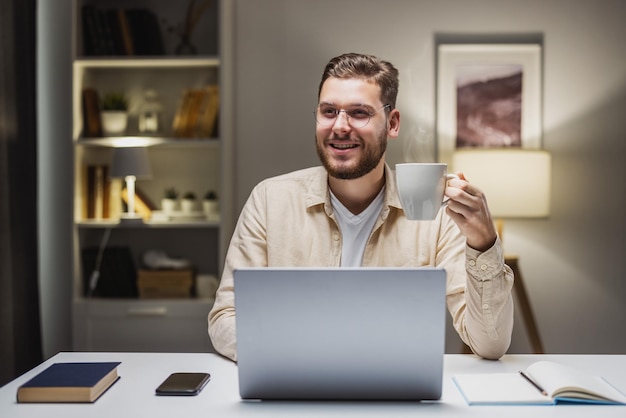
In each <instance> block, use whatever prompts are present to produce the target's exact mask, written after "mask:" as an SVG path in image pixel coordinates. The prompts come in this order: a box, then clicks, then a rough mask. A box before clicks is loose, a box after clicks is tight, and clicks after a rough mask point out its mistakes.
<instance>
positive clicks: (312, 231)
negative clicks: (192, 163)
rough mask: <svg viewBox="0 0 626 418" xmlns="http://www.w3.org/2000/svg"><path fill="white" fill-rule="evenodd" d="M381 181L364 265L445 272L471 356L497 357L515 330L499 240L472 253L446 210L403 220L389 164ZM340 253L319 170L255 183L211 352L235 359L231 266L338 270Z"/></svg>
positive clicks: (230, 258) (509, 276)
mask: <svg viewBox="0 0 626 418" xmlns="http://www.w3.org/2000/svg"><path fill="white" fill-rule="evenodd" d="M385 179H386V180H385V182H386V188H385V198H384V204H383V208H382V210H381V212H380V215H379V217H378V219H377V220H376V223H375V225H374V228H373V230H372V233H371V235H370V237H369V240H368V242H367V245H366V247H365V252H364V255H363V266H376V267H385V266H387V267H409V266H415V267H421V266H430V267H443V268H444V269H445V270H446V273H447V286H446V289H447V290H446V298H447V306H448V310H449V312H450V314H451V315H452V320H453V324H454V328H455V329H456V331H457V332H458V334H459V336H460V337H461V339H462V340H463V341H464V342H465V343H466V344H467V345H469V346H470V348H471V349H472V350H473V351H474V352H475V353H476V354H478V355H480V356H482V357H485V358H491V359H497V358H499V357H501V356H502V355H503V354H504V353H505V352H506V350H507V349H508V347H509V344H510V340H511V332H512V329H513V300H512V297H511V288H512V286H513V273H512V271H511V269H510V268H509V267H508V266H506V265H505V264H504V257H503V253H502V246H501V243H500V240H497V241H496V243H495V244H494V245H493V246H492V248H490V249H489V250H487V251H485V252H482V253H481V252H478V251H475V250H474V249H472V248H470V247H468V246H467V245H466V244H465V237H464V236H463V235H462V234H461V232H460V230H459V229H458V227H457V226H456V224H455V223H454V221H452V220H451V219H450V218H449V217H448V216H447V215H446V214H445V211H444V210H441V211H439V214H438V215H437V218H436V219H435V220H434V221H410V220H408V219H407V218H406V217H405V216H404V211H403V210H402V207H401V205H400V201H399V198H398V195H397V192H396V184H395V173H394V172H393V171H392V170H391V169H390V168H389V167H388V166H386V167H385ZM341 248H342V235H341V231H340V230H339V226H338V224H337V221H336V219H335V215H334V214H333V208H332V206H331V203H330V197H329V190H328V174H327V173H326V170H325V169H324V168H323V167H313V168H308V169H304V170H299V171H295V172H292V173H289V174H285V175H282V176H278V177H273V178H270V179H267V180H264V181H262V182H261V183H259V184H258V185H257V186H256V187H255V188H254V190H253V191H252V193H251V194H250V197H249V198H248V201H247V202H246V204H245V206H244V208H243V210H242V212H241V215H240V217H239V220H238V222H237V226H236V228H235V232H234V234H233V237H232V240H231V242H230V246H229V248H228V253H227V255H226V262H225V266H224V272H223V274H222V279H221V282H220V286H219V289H218V291H217V295H216V300H215V304H214V306H213V308H212V309H211V312H210V313H209V316H208V320H209V335H210V337H211V341H212V343H213V346H214V347H215V349H216V350H217V351H218V352H220V353H221V354H223V355H224V356H226V357H228V358H230V359H233V360H236V359H237V345H236V336H235V296H234V289H233V270H234V269H235V268H238V267H252V266H254V267H263V266H273V267H283V266H284V267H293V266H303V267H335V266H339V265H340V261H341ZM285 314H286V315H288V314H289V313H288V312H286V313H285ZM373 332H375V330H374V331H373Z"/></svg>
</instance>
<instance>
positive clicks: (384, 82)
mask: <svg viewBox="0 0 626 418" xmlns="http://www.w3.org/2000/svg"><path fill="white" fill-rule="evenodd" d="M330 77H334V78H340V79H350V78H360V79H364V80H366V81H368V82H372V83H374V84H376V85H377V86H379V87H380V99H381V102H382V103H383V104H388V105H390V109H393V108H395V107H396V97H397V96H398V85H399V81H398V70H397V69H396V68H395V67H394V66H393V65H392V64H391V63H390V62H387V61H383V60H381V59H380V58H377V57H375V56H373V55H366V54H357V53H348V54H343V55H339V56H337V57H335V58H333V59H331V60H330V61H329V62H328V64H326V68H324V73H323V74H322V81H321V82H320V85H319V89H318V92H317V97H318V98H319V95H320V93H321V92H322V86H323V85H324V82H325V81H326V80H327V79H328V78H330Z"/></svg>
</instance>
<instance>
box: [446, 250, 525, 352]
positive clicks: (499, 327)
mask: <svg viewBox="0 0 626 418" xmlns="http://www.w3.org/2000/svg"><path fill="white" fill-rule="evenodd" d="M465 273H466V275H467V280H466V283H465V291H464V292H459V293H457V294H452V295H449V296H448V304H449V308H450V312H452V313H453V324H454V327H455V329H456V330H457V332H458V333H459V336H460V337H461V339H462V340H463V342H465V344H467V345H468V346H469V347H470V348H471V350H472V351H473V352H474V353H475V354H477V355H479V356H481V357H484V358H487V359H494V360H495V359H498V358H500V357H502V356H503V355H504V353H506V350H508V348H509V345H510V343H511V334H512V332H513V298H512V296H511V289H512V287H513V272H512V271H511V269H510V268H509V267H508V266H507V265H505V264H504V257H503V255H502V246H501V244H500V240H497V241H496V243H495V244H494V245H493V247H492V248H490V249H488V250H487V251H485V252H484V253H481V252H479V251H476V250H474V249H472V248H470V247H466V250H465ZM461 295H464V297H461Z"/></svg>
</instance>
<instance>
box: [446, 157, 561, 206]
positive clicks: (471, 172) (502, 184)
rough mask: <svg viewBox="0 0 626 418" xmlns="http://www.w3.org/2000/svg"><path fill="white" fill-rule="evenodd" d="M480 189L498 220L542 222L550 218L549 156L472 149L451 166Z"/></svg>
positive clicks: (455, 160)
mask: <svg viewBox="0 0 626 418" xmlns="http://www.w3.org/2000/svg"><path fill="white" fill-rule="evenodd" d="M452 166H453V170H454V172H458V171H460V172H462V173H463V174H464V175H465V177H466V178H467V180H468V181H469V182H470V183H473V184H475V185H476V187H478V188H480V189H481V190H482V191H483V192H484V193H485V196H486V197H487V203H488V205H489V210H490V211H491V214H492V216H494V217H495V218H542V217H547V216H548V215H549V214H550V183H551V177H550V176H551V158H550V154H549V153H548V152H546V151H541V150H529V149H519V148H514V149H508V148H506V149H502V148H481V149H476V148H471V149H463V150H458V151H456V152H455V153H454V157H453V162H452Z"/></svg>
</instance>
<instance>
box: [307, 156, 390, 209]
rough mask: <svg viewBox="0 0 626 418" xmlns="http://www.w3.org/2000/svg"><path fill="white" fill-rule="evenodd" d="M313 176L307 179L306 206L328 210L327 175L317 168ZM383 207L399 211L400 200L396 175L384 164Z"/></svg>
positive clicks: (323, 169)
mask: <svg viewBox="0 0 626 418" xmlns="http://www.w3.org/2000/svg"><path fill="white" fill-rule="evenodd" d="M314 173H315V175H313V176H311V177H310V178H309V179H308V184H307V185H306V186H307V187H306V188H307V194H306V204H307V206H308V207H311V206H315V205H320V204H324V205H325V207H326V208H330V207H331V204H330V193H329V190H328V173H327V172H326V169H325V168H324V167H322V166H319V167H317V169H316V170H315V172H314ZM384 206H391V207H394V208H398V209H401V208H402V206H401V205H400V198H398V192H397V187H396V173H395V171H393V170H392V169H391V167H389V165H388V164H387V163H385V200H384Z"/></svg>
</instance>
